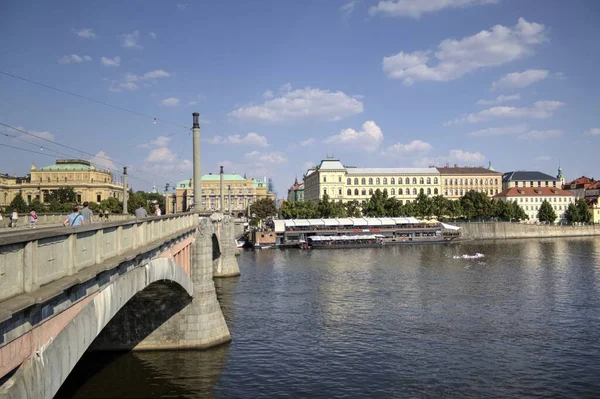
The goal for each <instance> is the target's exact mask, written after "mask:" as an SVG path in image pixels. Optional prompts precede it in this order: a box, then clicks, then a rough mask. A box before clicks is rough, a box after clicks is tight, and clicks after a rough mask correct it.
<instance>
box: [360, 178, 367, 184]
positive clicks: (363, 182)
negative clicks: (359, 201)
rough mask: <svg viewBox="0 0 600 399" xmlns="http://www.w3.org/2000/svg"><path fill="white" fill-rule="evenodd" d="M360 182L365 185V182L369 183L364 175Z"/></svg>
mask: <svg viewBox="0 0 600 399" xmlns="http://www.w3.org/2000/svg"><path fill="white" fill-rule="evenodd" d="M360 184H362V185H363V186H364V185H365V184H367V179H365V178H364V177H363V178H362V180H361V181H360Z"/></svg>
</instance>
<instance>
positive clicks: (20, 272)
mask: <svg viewBox="0 0 600 399" xmlns="http://www.w3.org/2000/svg"><path fill="white" fill-rule="evenodd" d="M197 226H198V215H196V214H193V213H179V214H175V215H165V216H157V217H149V218H145V219H135V220H127V221H118V222H110V223H97V224H94V223H93V224H90V225H85V226H78V227H61V228H58V227H57V228H53V229H44V230H39V231H31V230H29V231H24V232H19V233H15V234H13V235H8V236H2V237H0V302H2V301H4V300H7V299H9V298H13V297H16V296H18V295H21V294H27V293H31V292H34V291H36V290H38V289H39V288H40V287H42V286H44V285H46V284H49V283H51V282H54V281H57V280H59V279H62V278H64V277H68V276H74V275H76V274H77V273H80V272H82V271H84V270H86V269H88V268H92V266H94V268H95V267H96V266H98V265H99V266H102V264H103V263H105V262H107V261H108V260H109V259H110V260H111V262H112V263H114V259H117V260H118V261H120V262H122V261H126V260H128V259H129V258H131V257H135V256H136V253H143V252H147V250H148V249H149V247H151V246H157V245H160V243H161V241H166V240H168V239H172V238H174V237H177V236H178V235H181V234H185V233H186V232H190V231H192V230H193V229H195V228H196V227H197ZM66 283H67V282H66ZM71 283H73V282H71Z"/></svg>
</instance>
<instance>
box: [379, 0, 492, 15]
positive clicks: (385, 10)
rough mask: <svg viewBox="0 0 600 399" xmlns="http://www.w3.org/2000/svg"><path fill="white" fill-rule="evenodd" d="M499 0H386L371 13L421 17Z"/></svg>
mask: <svg viewBox="0 0 600 399" xmlns="http://www.w3.org/2000/svg"><path fill="white" fill-rule="evenodd" d="M497 2H498V0H396V1H392V0H385V1H380V2H379V4H377V5H376V6H373V7H371V8H370V10H369V14H371V15H374V14H378V13H382V14H385V15H387V16H390V17H410V18H417V19H418V18H420V17H421V16H422V15H423V14H426V13H431V12H436V11H441V10H443V9H445V8H466V7H472V6H478V5H484V4H495V3H497Z"/></svg>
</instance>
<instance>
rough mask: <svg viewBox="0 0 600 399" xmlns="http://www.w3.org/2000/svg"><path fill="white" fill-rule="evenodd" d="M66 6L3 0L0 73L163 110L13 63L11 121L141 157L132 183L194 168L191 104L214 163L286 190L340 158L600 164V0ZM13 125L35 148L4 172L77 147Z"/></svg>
mask: <svg viewBox="0 0 600 399" xmlns="http://www.w3.org/2000/svg"><path fill="white" fill-rule="evenodd" d="M57 4H58V3H56V2H47V1H25V2H16V1H13V2H3V3H2V4H1V5H0V15H1V16H2V21H3V23H2V24H1V25H0V48H1V49H2V57H1V58H0V71H3V72H7V73H10V74H14V75H18V76H21V77H25V78H28V79H31V80H35V81H38V82H41V83H44V84H47V85H51V86H54V87H57V88H60V89H63V90H67V91H71V92H74V93H77V94H80V95H83V96H87V97H90V98H93V99H95V100H98V101H103V102H106V103H109V104H111V105H114V106H117V107H123V108H126V109H130V110H133V111H136V112H139V113H142V114H145V115H148V116H150V117H144V116H139V115H136V114H132V113H128V112H123V111H120V110H116V109H113V108H110V107H106V106H103V105H99V104H97V103H93V102H90V101H86V100H83V99H80V98H76V97H72V96H69V95H65V94H63V93H59V92H56V91H53V90H49V89H47V88H44V87H40V86H37V85H33V84H30V83H27V82H23V81H21V80H18V79H15V78H11V77H8V76H6V75H1V74H0V122H2V123H5V124H8V125H11V126H16V127H20V128H22V129H24V130H26V131H28V132H30V133H32V134H35V135H38V136H41V137H45V138H48V139H51V140H53V141H56V142H59V143H61V144H65V145H68V146H70V147H73V148H76V149H78V150H82V151H85V152H86V153H89V154H97V155H98V156H97V157H95V158H94V159H92V160H93V161H94V162H96V163H98V164H100V166H107V167H111V168H114V169H115V170H121V168H122V165H124V164H125V165H129V166H130V168H131V169H130V175H131V176H132V178H131V179H130V182H131V184H132V185H133V187H134V189H149V188H150V187H151V186H152V183H155V184H156V185H157V186H159V187H164V184H165V183H166V182H169V183H171V184H174V183H176V182H177V181H180V180H184V179H187V178H189V177H191V174H192V168H191V163H190V161H191V159H192V152H191V142H192V138H191V136H190V134H189V130H188V129H186V127H190V126H191V114H192V112H195V111H197V112H200V114H201V122H202V123H201V135H202V140H203V141H202V171H203V173H208V172H213V173H217V172H218V167H219V165H224V166H225V170H226V171H227V172H233V171H235V172H237V173H247V174H248V175H249V176H254V177H263V176H265V175H266V176H270V177H272V178H273V179H274V181H275V187H276V189H277V191H278V193H279V196H284V195H285V192H286V190H287V188H288V187H289V186H290V185H291V184H292V182H293V180H294V176H295V175H298V176H299V177H301V176H302V174H303V173H304V172H305V171H306V168H307V166H309V165H310V164H317V163H318V162H319V161H320V160H321V159H322V158H324V157H326V156H327V155H334V156H335V157H336V158H340V159H341V160H342V161H343V162H344V163H345V164H347V165H355V166H361V167H365V166H370V167H385V166H400V167H410V166H427V165H430V164H435V165H443V164H445V163H446V162H448V163H450V164H454V163H458V164H461V165H484V164H487V162H488V161H492V163H493V165H494V167H495V168H496V169H497V170H500V171H509V170H515V169H537V170H541V171H543V172H547V173H551V174H555V173H556V169H557V167H558V162H559V159H560V163H561V165H562V167H563V170H564V172H565V174H566V176H567V178H575V177H577V176H580V175H588V176H596V177H598V176H597V173H596V165H595V162H594V160H595V157H596V153H597V148H598V143H600V120H599V116H598V110H599V109H600V96H598V94H597V93H598V89H599V88H600V77H599V74H598V72H597V71H598V65H599V64H600V40H598V39H599V38H600V24H599V23H598V21H599V18H600V3H599V2H596V1H594V0H589V1H584V0H581V1H566V0H565V1H559V0H557V1H552V2H548V1H545V0H528V1H522V0H394V1H378V0H355V1H349V0H339V1H336V0H328V1H321V0H306V1H293V0H285V1H281V0H254V1H243V2H242V1H232V0H231V1H230V0H223V1H187V2H185V1H180V2H176V1H174V2H167V1H156V2H148V1H127V2H116V1H108V2H92V1H80V0H79V1H63V2H61V3H60V5H57ZM550 5H551V6H550ZM153 117H156V118H158V123H156V124H154V123H153V119H152V118H153ZM0 129H1V130H0V133H1V134H2V135H0V144H4V145H11V146H15V147H20V148H27V149H29V150H32V151H34V153H29V152H22V151H18V150H14V149H9V148H6V147H1V146H0V171H2V172H5V173H10V174H13V173H14V174H18V175H23V174H25V173H27V171H28V170H29V165H30V164H31V163H32V162H34V163H35V164H36V165H38V166H40V165H45V164H50V163H52V162H53V158H52V157H51V156H46V155H44V154H52V151H53V150H57V151H61V152H65V153H67V154H69V155H71V156H73V157H79V156H81V154H80V153H77V151H74V150H69V149H66V148H62V147H57V146H55V145H53V144H50V143H48V142H43V141H40V140H38V139H36V138H34V137H31V136H27V135H23V134H21V133H19V132H16V131H12V130H10V129H7V128H0ZM7 134H8V136H7ZM15 135H16V137H17V139H15V138H13V137H12V136H15ZM23 141H26V142H23ZM40 147H43V149H40ZM83 158H85V159H90V158H91V156H88V155H86V154H84V155H83ZM107 158H110V159H111V161H109V160H107ZM136 178H137V179H136Z"/></svg>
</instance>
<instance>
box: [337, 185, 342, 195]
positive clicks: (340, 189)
mask: <svg viewBox="0 0 600 399" xmlns="http://www.w3.org/2000/svg"><path fill="white" fill-rule="evenodd" d="M338 195H340V196H341V195H342V188H341V187H339V188H338Z"/></svg>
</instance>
